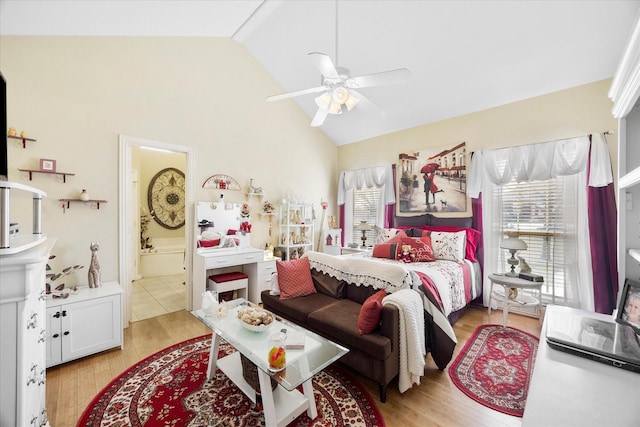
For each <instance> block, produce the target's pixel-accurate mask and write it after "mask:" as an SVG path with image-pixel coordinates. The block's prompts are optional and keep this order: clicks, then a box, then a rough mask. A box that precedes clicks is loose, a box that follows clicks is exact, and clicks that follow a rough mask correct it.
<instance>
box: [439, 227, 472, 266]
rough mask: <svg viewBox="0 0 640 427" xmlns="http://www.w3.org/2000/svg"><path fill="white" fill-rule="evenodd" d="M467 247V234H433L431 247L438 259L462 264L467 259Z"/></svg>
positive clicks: (461, 232)
mask: <svg viewBox="0 0 640 427" xmlns="http://www.w3.org/2000/svg"><path fill="white" fill-rule="evenodd" d="M466 245H467V234H466V233H465V232H464V231H458V232H456V233H451V232H446V231H432V232H431V247H432V248H433V255H434V256H435V258H436V259H443V260H449V261H457V262H461V261H463V260H464V258H465V252H466Z"/></svg>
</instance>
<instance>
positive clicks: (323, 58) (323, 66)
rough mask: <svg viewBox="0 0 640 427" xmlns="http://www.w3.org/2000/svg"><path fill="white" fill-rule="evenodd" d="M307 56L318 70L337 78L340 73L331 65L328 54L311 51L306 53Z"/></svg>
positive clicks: (324, 74) (326, 75) (329, 76)
mask: <svg viewBox="0 0 640 427" xmlns="http://www.w3.org/2000/svg"><path fill="white" fill-rule="evenodd" d="M308 55H309V58H311V61H312V62H313V65H315V66H316V68H317V69H318V70H319V71H320V73H321V74H322V75H323V76H325V77H328V78H330V79H339V78H340V75H339V74H338V70H336V66H335V65H333V61H332V60H331V58H329V55H326V54H324V53H320V52H311V53H309V54H308Z"/></svg>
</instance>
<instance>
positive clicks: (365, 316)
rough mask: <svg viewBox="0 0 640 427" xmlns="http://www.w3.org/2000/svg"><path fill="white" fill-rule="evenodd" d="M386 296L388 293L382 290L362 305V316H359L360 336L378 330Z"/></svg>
mask: <svg viewBox="0 0 640 427" xmlns="http://www.w3.org/2000/svg"><path fill="white" fill-rule="evenodd" d="M386 296H387V292H386V291H385V290H384V289H381V290H379V291H378V292H376V293H375V294H373V295H371V296H370V297H369V298H367V299H366V301H365V302H364V304H362V308H360V314H359V315H358V332H359V333H360V335H364V334H370V333H371V332H373V331H375V330H376V328H377V327H378V325H379V324H380V316H381V314H382V300H383V299H384V297H386Z"/></svg>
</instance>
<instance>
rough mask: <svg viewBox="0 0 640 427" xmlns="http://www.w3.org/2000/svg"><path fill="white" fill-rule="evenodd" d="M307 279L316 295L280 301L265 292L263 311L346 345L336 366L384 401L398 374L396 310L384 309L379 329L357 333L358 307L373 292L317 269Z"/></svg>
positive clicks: (383, 307)
mask: <svg viewBox="0 0 640 427" xmlns="http://www.w3.org/2000/svg"><path fill="white" fill-rule="evenodd" d="M311 277H312V279H313V284H314V286H315V288H316V290H317V293H315V294H311V295H307V296H304V297H297V298H292V299H287V300H281V299H280V297H279V296H274V295H270V293H269V291H263V292H262V295H261V296H262V303H263V305H264V308H265V309H267V310H269V311H271V312H272V313H275V314H276V315H279V316H281V317H283V318H285V319H287V320H289V321H291V322H293V323H296V324H298V325H301V326H304V327H305V328H307V329H309V330H311V331H313V332H315V333H317V334H319V335H321V336H323V337H325V338H327V339H330V340H332V341H334V342H336V343H338V344H341V345H343V346H345V347H347V348H348V349H349V352H348V353H347V354H345V355H344V356H343V357H342V358H340V360H339V362H340V363H342V364H344V365H346V366H348V367H350V368H351V369H353V370H355V371H357V372H359V373H360V374H362V375H364V376H365V377H367V378H370V379H372V380H374V381H376V382H377V383H378V386H379V390H380V400H381V401H382V402H385V401H386V394H387V386H388V384H389V382H390V381H391V380H392V379H393V378H395V377H396V376H397V375H398V372H399V363H400V362H399V361H400V356H399V348H398V345H399V336H398V328H399V322H400V320H399V311H398V308H397V307H396V306H392V305H383V306H382V315H381V320H380V325H379V327H378V328H376V330H375V331H373V332H372V333H371V334H365V335H360V333H359V332H358V315H359V313H360V308H361V307H362V304H363V303H364V301H365V300H366V299H367V298H368V297H369V296H370V295H372V294H373V293H375V292H376V291H377V289H373V288H371V287H369V286H356V285H352V284H348V283H346V282H344V281H339V280H337V279H335V278H333V277H330V276H329V275H327V274H324V273H320V272H318V271H316V270H315V269H312V270H311Z"/></svg>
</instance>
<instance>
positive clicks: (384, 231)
mask: <svg viewBox="0 0 640 427" xmlns="http://www.w3.org/2000/svg"><path fill="white" fill-rule="evenodd" d="M373 228H374V231H375V237H374V239H373V244H374V245H377V244H380V243H386V242H387V240H389V239H391V238H392V237H393V236H395V235H396V233H398V231H400V229H398V228H382V227H378V226H377V225H376V226H374V227H373Z"/></svg>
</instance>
